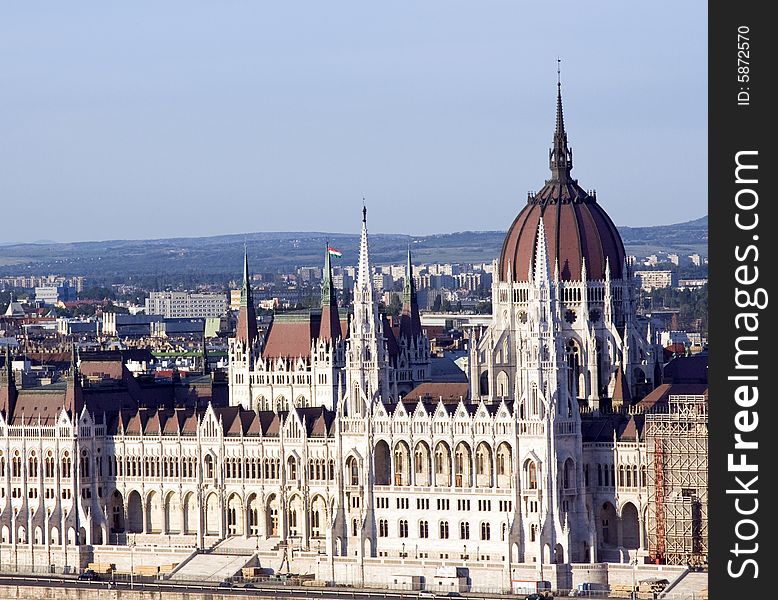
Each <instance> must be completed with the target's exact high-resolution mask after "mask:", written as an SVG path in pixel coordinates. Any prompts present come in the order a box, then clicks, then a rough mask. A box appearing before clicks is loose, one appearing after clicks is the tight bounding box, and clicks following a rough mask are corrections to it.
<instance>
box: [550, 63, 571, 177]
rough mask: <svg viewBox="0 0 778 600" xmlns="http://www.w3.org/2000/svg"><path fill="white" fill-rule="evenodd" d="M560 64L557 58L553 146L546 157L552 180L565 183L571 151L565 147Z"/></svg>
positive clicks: (568, 173)
mask: <svg viewBox="0 0 778 600" xmlns="http://www.w3.org/2000/svg"><path fill="white" fill-rule="evenodd" d="M561 64H562V60H561V59H560V58H557V82H556V127H555V128H554V144H553V147H552V148H551V150H550V151H549V155H548V156H549V166H550V167H551V175H552V180H556V181H567V180H569V179H571V177H570V170H571V169H572V168H573V151H572V150H571V149H570V148H569V146H568V145H567V132H566V131H565V117H564V112H563V110H562V71H561Z"/></svg>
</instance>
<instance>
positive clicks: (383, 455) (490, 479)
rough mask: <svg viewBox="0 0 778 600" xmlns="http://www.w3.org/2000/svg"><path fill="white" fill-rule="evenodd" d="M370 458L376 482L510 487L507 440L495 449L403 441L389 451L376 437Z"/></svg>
mask: <svg viewBox="0 0 778 600" xmlns="http://www.w3.org/2000/svg"><path fill="white" fill-rule="evenodd" d="M373 461H374V470H375V483H376V485H395V486H411V485H415V486H440V487H452V486H453V487H497V488H510V487H512V484H511V477H512V474H513V450H512V448H511V446H510V444H508V443H507V442H501V443H499V444H498V445H497V447H496V449H495V448H493V447H492V445H491V444H488V443H487V442H479V443H477V444H476V446H475V452H473V450H472V448H471V446H470V444H469V443H468V442H465V441H460V442H458V443H456V444H455V445H454V447H453V448H452V447H451V446H450V445H449V444H448V443H447V442H445V441H439V442H437V443H435V445H434V447H433V448H431V447H430V445H429V444H428V443H427V442H425V441H418V442H416V443H415V444H414V446H413V451H411V447H410V445H409V443H408V442H406V441H405V440H400V441H398V442H396V443H395V444H394V448H393V449H391V450H390V448H389V444H388V443H387V442H386V441H385V440H379V441H378V442H377V443H376V444H375V446H374V448H373ZM347 467H348V465H347ZM347 472H348V469H347Z"/></svg>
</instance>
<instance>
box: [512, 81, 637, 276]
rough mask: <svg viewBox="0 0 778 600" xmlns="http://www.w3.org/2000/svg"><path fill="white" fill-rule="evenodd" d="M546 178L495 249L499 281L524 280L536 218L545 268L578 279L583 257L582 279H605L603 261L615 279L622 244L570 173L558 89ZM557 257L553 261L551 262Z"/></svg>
mask: <svg viewBox="0 0 778 600" xmlns="http://www.w3.org/2000/svg"><path fill="white" fill-rule="evenodd" d="M549 163H550V166H551V179H549V180H547V181H546V184H545V185H544V186H543V189H541V190H540V191H539V192H538V193H537V194H534V195H532V196H530V198H529V201H528V202H527V206H525V207H524V209H523V210H522V211H521V212H520V213H519V214H518V216H517V217H516V219H515V220H514V221H513V224H512V225H511V228H510V229H509V230H508V235H506V236H505V242H504V243H503V246H502V253H501V254H500V272H499V278H500V280H501V281H508V280H509V273H510V274H511V278H512V279H513V281H526V280H527V274H528V272H529V269H530V266H531V265H533V264H534V260H535V247H536V243H537V233H538V223H539V222H540V219H543V227H544V228H545V231H546V243H547V252H548V261H549V267H550V270H551V273H552V274H553V273H554V270H555V268H556V265H557V264H558V265H559V278H560V279H562V280H566V281H580V280H581V264H582V260H583V259H586V276H587V279H590V280H592V279H604V278H605V261H606V259H607V261H608V263H609V265H610V276H611V277H612V278H614V279H621V278H622V275H623V271H624V258H625V253H624V243H623V242H622V240H621V235H619V232H618V230H617V229H616V226H615V225H614V224H613V221H611V219H610V217H609V216H608V214H607V213H606V212H605V211H604V210H603V209H602V207H601V206H600V205H599V204H597V199H596V198H595V196H594V194H589V193H587V192H585V191H584V190H583V189H582V188H581V187H580V186H579V185H578V181H577V180H575V179H573V178H572V177H571V176H570V171H571V169H572V168H573V152H572V150H570V148H568V145H567V134H566V133H565V126H564V118H563V115H562V95H561V90H560V91H558V93H557V118H556V131H555V132H554V146H553V148H552V149H551V151H550V152H549ZM557 261H558V262H557Z"/></svg>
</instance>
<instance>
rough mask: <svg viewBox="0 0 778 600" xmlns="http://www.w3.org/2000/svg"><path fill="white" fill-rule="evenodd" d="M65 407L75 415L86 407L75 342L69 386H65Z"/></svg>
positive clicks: (69, 373) (72, 350) (69, 372)
mask: <svg viewBox="0 0 778 600" xmlns="http://www.w3.org/2000/svg"><path fill="white" fill-rule="evenodd" d="M64 408H65V410H66V411H68V412H69V413H70V414H71V415H72V416H73V417H77V416H78V415H79V414H81V410H82V409H83V408H84V394H83V389H82V387H81V373H80V371H79V368H78V355H77V350H76V345H75V344H73V346H72V348H71V351H70V369H68V376H67V387H66V388H65V405H64Z"/></svg>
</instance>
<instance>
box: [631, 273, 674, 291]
mask: <svg viewBox="0 0 778 600" xmlns="http://www.w3.org/2000/svg"><path fill="white" fill-rule="evenodd" d="M635 277H636V278H637V279H638V281H639V282H640V288H641V289H642V290H643V291H646V292H650V291H652V290H655V289H661V288H669V287H675V286H676V285H677V284H678V276H677V273H676V272H675V271H635Z"/></svg>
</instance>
